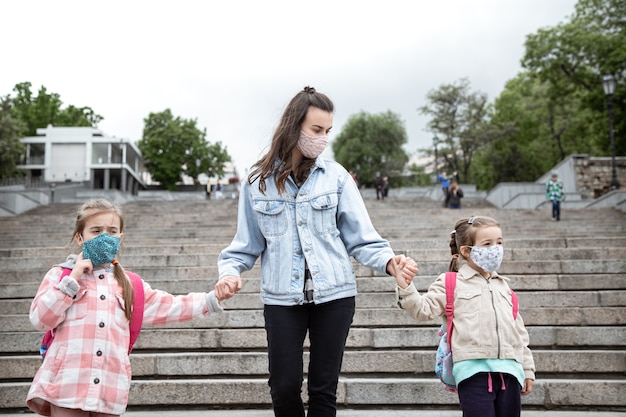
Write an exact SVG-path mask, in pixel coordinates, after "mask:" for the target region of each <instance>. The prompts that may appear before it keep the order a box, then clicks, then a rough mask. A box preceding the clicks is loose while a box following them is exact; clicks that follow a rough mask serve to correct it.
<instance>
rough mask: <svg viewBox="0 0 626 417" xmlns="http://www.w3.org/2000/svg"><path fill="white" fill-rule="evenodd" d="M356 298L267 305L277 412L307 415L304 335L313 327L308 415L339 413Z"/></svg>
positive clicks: (272, 391)
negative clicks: (341, 373)
mask: <svg viewBox="0 0 626 417" xmlns="http://www.w3.org/2000/svg"><path fill="white" fill-rule="evenodd" d="M354 308H355V299H354V297H349V298H343V299H340V300H336V301H331V302H328V303H323V304H304V305H299V306H288V307H287V306H274V305H266V306H265V307H264V317H265V330H266V332H267V346H268V359H269V374H270V377H269V386H270V394H271V396H272V405H273V407H274V415H275V416H276V417H304V404H303V403H302V397H301V392H302V381H303V354H304V339H305V337H306V334H307V331H308V332H309V341H310V347H309V371H308V394H309V401H308V402H309V407H308V408H309V412H308V414H307V415H308V417H333V416H336V415H337V383H338V380H339V371H340V370H341V362H342V360H343V352H344V349H345V345H346V338H347V337H348V331H349V330H350V325H351V324H352V318H353V317H354Z"/></svg>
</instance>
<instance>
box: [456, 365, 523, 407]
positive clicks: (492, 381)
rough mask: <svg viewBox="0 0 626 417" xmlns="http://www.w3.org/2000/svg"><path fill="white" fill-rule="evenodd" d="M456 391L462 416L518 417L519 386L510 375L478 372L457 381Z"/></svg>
mask: <svg viewBox="0 0 626 417" xmlns="http://www.w3.org/2000/svg"><path fill="white" fill-rule="evenodd" d="M490 387H491V390H490V389H489V388H490ZM457 392H458V394H459V403H460V404H461V410H463V417H519V416H520V415H521V410H522V387H521V386H520V384H519V382H517V379H515V377H514V376H513V375H509V374H501V373H499V372H491V373H488V372H480V373H477V374H476V375H474V376H472V377H470V378H468V379H466V380H463V381H461V383H460V384H459V385H458V386H457Z"/></svg>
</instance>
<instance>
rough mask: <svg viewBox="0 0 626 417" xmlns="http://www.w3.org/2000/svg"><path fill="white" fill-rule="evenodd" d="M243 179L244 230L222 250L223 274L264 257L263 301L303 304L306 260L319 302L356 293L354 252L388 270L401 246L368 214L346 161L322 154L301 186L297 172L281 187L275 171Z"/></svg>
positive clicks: (240, 217)
mask: <svg viewBox="0 0 626 417" xmlns="http://www.w3.org/2000/svg"><path fill="white" fill-rule="evenodd" d="M265 183H266V186H267V189H266V192H265V194H263V193H262V192H261V191H260V190H259V181H258V179H257V180H255V182H254V183H252V184H249V183H248V182H247V181H245V182H244V183H243V187H242V190H241V193H240V196H239V208H238V220H237V233H236V234H235V237H234V238H233V241H232V242H231V244H230V245H229V246H228V247H227V248H225V249H224V250H223V251H222V252H221V253H220V255H219V258H218V267H219V276H220V278H222V277H224V276H225V275H236V276H240V275H241V273H242V272H244V271H248V270H250V269H251V268H252V267H253V266H254V263H255V262H256V260H257V258H258V257H259V256H261V299H262V301H263V303H264V304H274V305H285V306H289V305H298V304H302V303H303V286H304V268H305V259H306V263H307V264H308V267H309V270H310V272H311V276H312V278H313V284H314V302H315V303H325V302H328V301H333V300H336V299H340V298H345V297H351V296H354V295H356V292H357V289H356V276H355V272H354V268H353V265H352V260H351V258H350V257H354V259H356V261H357V262H359V263H361V264H363V265H365V266H367V267H370V268H372V269H376V270H379V271H382V272H384V273H385V274H386V266H387V263H388V262H389V260H390V259H391V258H392V257H393V256H394V253H393V251H392V249H391V247H390V245H389V242H388V241H387V240H385V239H383V238H382V237H381V236H380V235H379V234H378V232H377V231H376V229H374V226H373V225H372V222H371V220H370V218H369V214H368V212H367V209H366V207H365V204H364V203H363V199H362V198H361V193H360V192H359V190H358V188H357V186H356V184H355V182H354V180H353V179H352V177H351V176H350V174H349V173H348V172H347V171H346V170H345V168H343V167H342V166H341V165H340V164H338V163H336V162H334V161H328V160H323V159H321V158H318V159H317V160H316V163H315V166H314V167H313V168H312V169H311V172H310V174H309V177H308V178H307V180H306V181H305V182H304V183H303V184H302V186H301V187H300V189H298V187H297V186H296V184H295V183H294V181H293V179H292V178H291V177H289V179H288V180H287V181H286V182H285V189H286V191H285V192H284V193H283V194H279V193H278V191H277V187H276V183H275V178H274V177H273V176H272V177H270V178H269V179H267V180H266V181H265Z"/></svg>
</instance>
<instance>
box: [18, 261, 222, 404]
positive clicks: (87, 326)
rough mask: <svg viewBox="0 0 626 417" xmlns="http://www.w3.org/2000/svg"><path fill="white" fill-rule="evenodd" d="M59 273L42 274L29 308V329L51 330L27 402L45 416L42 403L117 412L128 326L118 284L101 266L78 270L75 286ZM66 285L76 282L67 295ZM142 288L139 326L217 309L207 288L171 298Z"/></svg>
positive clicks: (124, 398)
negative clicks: (49, 342) (89, 270)
mask: <svg viewBox="0 0 626 417" xmlns="http://www.w3.org/2000/svg"><path fill="white" fill-rule="evenodd" d="M62 270H63V269H62V268H61V267H54V268H52V269H51V270H50V271H48V273H47V274H46V276H45V277H44V279H43V282H42V283H41V285H40V287H39V290H38V291H37V295H36V296H35V298H34V300H33V302H32V305H31V308H30V321H31V323H32V324H33V326H34V327H35V328H36V329H38V330H49V329H52V328H55V327H56V333H55V337H54V342H53V343H52V345H51V346H50V348H49V350H48V352H47V353H46V357H45V359H44V361H43V364H42V365H41V367H40V368H39V370H38V371H37V374H36V375H35V378H34V379H33V383H32V385H31V387H30V390H29V392H28V397H27V405H28V407H29V408H30V409H31V410H33V411H35V412H36V413H39V414H41V415H45V416H49V415H50V403H53V404H55V405H57V406H59V407H65V408H73V409H81V410H85V411H94V412H99V413H107V414H114V415H122V414H123V413H124V411H125V410H126V406H127V404H128V391H129V388H130V379H131V369H130V360H129V356H128V343H129V338H130V330H129V322H128V320H127V319H126V316H125V315H124V298H123V296H122V287H120V286H119V284H118V283H117V280H116V278H115V276H114V275H113V272H112V271H107V270H105V269H99V270H94V271H93V273H91V274H83V276H82V278H81V279H80V281H79V282H78V283H77V282H76V281H75V280H74V279H73V278H71V277H69V276H66V277H64V278H63V280H61V281H59V279H60V277H61V272H62ZM68 280H70V281H68ZM68 284H69V286H70V287H74V288H75V287H76V285H78V288H79V289H78V292H77V293H76V296H75V297H72V296H71V295H68V290H67V288H68ZM143 287H144V294H145V309H144V317H143V323H144V324H153V325H164V324H167V323H177V322H182V321H188V320H191V319H193V318H194V317H199V316H206V315H208V314H209V313H212V314H219V313H221V307H220V306H219V304H218V303H217V299H216V298H215V295H214V293H213V292H211V293H210V294H207V293H190V294H187V295H179V296H174V295H171V294H168V293H166V292H164V291H160V290H154V289H152V288H151V287H150V285H149V284H148V283H147V282H145V281H144V282H143ZM64 291H65V292H64ZM72 292H73V291H70V294H71V293H72Z"/></svg>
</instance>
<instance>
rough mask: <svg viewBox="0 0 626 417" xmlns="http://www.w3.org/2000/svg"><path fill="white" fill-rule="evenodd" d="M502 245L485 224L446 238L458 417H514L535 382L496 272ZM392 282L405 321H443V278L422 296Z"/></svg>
mask: <svg viewBox="0 0 626 417" xmlns="http://www.w3.org/2000/svg"><path fill="white" fill-rule="evenodd" d="M502 243H503V240H502V230H501V229H500V225H499V224H498V223H497V222H496V221H495V220H494V219H492V218H489V217H482V216H473V217H470V218H469V219H467V218H465V219H462V220H459V221H458V222H457V223H456V226H455V228H454V231H453V232H452V235H451V240H450V249H451V252H452V260H451V262H450V267H449V271H452V272H456V273H457V284H456V291H455V297H454V319H453V321H454V332H453V334H452V356H453V360H454V367H453V371H452V372H453V376H454V379H455V381H456V385H457V392H458V396H459V403H460V405H461V409H462V410H463V417H486V416H488V417H513V416H515V417H519V416H520V414H521V395H527V394H530V392H531V391H532V387H533V381H534V379H535V364H534V361H533V357H532V353H531V351H530V349H529V348H528V332H527V330H526V327H525V326H524V322H523V320H522V317H521V316H520V315H517V318H516V319H514V318H513V314H512V299H511V289H510V288H509V286H508V284H507V280H508V279H507V278H505V277H502V276H500V275H498V273H497V272H496V270H497V269H498V268H499V267H500V263H501V262H502V257H503V253H504V252H503V246H502ZM396 275H398V276H397V277H396V281H397V287H396V292H397V294H398V300H399V303H398V304H399V305H400V307H402V308H403V309H405V310H406V311H407V313H409V315H411V317H413V318H414V319H416V320H432V319H433V318H434V317H436V316H444V321H445V320H446V318H445V307H446V286H445V275H446V274H445V273H444V274H441V275H440V276H439V277H438V278H437V280H436V281H435V282H434V283H433V284H432V285H431V286H430V288H428V292H426V293H425V294H419V293H418V292H417V290H416V289H415V285H414V284H413V283H412V282H411V283H410V285H407V282H406V280H405V277H402V276H401V275H400V274H396ZM520 394H521V395H520Z"/></svg>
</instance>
